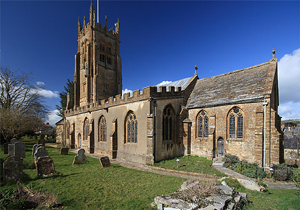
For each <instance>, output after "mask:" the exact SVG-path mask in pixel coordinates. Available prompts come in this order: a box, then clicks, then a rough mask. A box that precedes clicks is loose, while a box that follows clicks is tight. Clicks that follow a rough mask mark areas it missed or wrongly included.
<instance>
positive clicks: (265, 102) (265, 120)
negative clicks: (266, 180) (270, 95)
mask: <svg viewBox="0 0 300 210" xmlns="http://www.w3.org/2000/svg"><path fill="white" fill-rule="evenodd" d="M263 105H264V171H266V134H267V105H268V102H267V101H266V99H265V98H264V102H263Z"/></svg>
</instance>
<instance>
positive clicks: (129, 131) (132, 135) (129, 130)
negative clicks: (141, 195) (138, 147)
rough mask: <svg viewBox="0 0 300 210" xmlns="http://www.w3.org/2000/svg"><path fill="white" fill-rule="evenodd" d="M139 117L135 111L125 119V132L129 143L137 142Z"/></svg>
mask: <svg viewBox="0 0 300 210" xmlns="http://www.w3.org/2000/svg"><path fill="white" fill-rule="evenodd" d="M137 125H138V122H137V119H136V116H135V114H134V113H133V112H130V113H129V114H128V116H127V118H126V121H125V126H126V129H125V132H126V142H127V143H137Z"/></svg>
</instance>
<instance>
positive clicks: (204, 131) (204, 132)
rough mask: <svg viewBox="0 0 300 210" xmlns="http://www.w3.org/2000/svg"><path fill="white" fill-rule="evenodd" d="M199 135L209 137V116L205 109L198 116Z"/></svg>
mask: <svg viewBox="0 0 300 210" xmlns="http://www.w3.org/2000/svg"><path fill="white" fill-rule="evenodd" d="M197 137H199V138H202V137H205V138H206V137H208V117H207V114H206V113H205V112H204V111H201V112H199V114H198V117H197Z"/></svg>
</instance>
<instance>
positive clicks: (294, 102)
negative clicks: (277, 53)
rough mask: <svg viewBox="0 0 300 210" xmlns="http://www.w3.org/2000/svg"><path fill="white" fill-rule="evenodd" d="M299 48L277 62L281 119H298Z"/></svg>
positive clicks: (299, 114) (299, 101) (299, 108)
mask: <svg viewBox="0 0 300 210" xmlns="http://www.w3.org/2000/svg"><path fill="white" fill-rule="evenodd" d="M299 79H300V48H299V49H296V50H294V52H293V53H292V54H286V55H284V56H283V57H282V58H281V59H280V60H279V62H278V80H279V100H280V105H279V114H280V115H281V116H282V119H283V120H285V119H300V81H299Z"/></svg>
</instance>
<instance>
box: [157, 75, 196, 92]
mask: <svg viewBox="0 0 300 210" xmlns="http://www.w3.org/2000/svg"><path fill="white" fill-rule="evenodd" d="M192 78H193V77H188V78H185V79H181V80H177V81H174V82H171V83H169V84H167V85H160V86H166V89H167V91H168V90H169V87H171V86H174V87H175V88H176V87H181V89H182V90H184V89H185V88H186V86H187V85H188V84H189V82H190V80H191V79H192ZM157 87H159V86H157Z"/></svg>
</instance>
